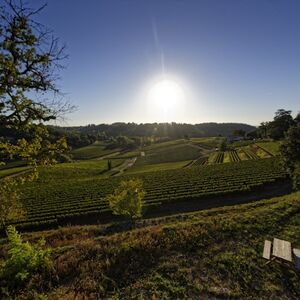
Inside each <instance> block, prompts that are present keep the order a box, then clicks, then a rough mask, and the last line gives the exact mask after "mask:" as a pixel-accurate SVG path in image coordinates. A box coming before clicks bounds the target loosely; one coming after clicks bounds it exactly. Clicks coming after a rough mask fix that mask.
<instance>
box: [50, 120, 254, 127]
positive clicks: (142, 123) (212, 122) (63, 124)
mask: <svg viewBox="0 0 300 300" xmlns="http://www.w3.org/2000/svg"><path fill="white" fill-rule="evenodd" d="M172 123H175V124H184V125H199V124H242V125H249V126H253V127H258V126H259V124H258V125H253V124H249V123H245V122H214V121H211V122H199V123H188V122H134V121H131V122H125V121H117V122H112V123H106V122H101V123H87V124H85V125H83V124H81V125H68V124H66V123H64V122H62V123H60V124H47V125H49V126H57V127H85V126H91V125H95V126H98V125H108V126H110V125H114V124H136V125H145V124H172Z"/></svg>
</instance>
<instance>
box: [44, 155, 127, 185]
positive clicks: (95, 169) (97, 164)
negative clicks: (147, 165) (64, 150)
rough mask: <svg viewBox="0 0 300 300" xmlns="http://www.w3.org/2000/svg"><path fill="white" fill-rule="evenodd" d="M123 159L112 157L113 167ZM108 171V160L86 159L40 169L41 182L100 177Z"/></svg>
mask: <svg viewBox="0 0 300 300" xmlns="http://www.w3.org/2000/svg"><path fill="white" fill-rule="evenodd" d="M123 161H124V160H123V159H112V160H111V162H112V167H115V166H117V165H120V164H121V163H122V162H123ZM105 171H107V160H85V161H80V162H73V163H62V164H57V165H53V166H47V168H44V167H41V168H40V169H39V173H40V175H39V179H40V180H41V182H53V181H59V182H60V183H61V182H67V181H74V182H76V181H78V180H87V179H89V178H94V177H98V176H100V175H102V174H105Z"/></svg>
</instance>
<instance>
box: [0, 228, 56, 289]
mask: <svg viewBox="0 0 300 300" xmlns="http://www.w3.org/2000/svg"><path fill="white" fill-rule="evenodd" d="M7 236H8V246H9V250H8V258H7V259H6V261H5V263H4V265H3V267H2V268H1V271H0V278H1V281H2V282H3V281H4V282H5V283H6V285H7V287H8V288H9V289H15V288H18V287H20V286H21V285H22V283H24V282H25V281H26V280H29V279H30V277H31V276H32V275H34V274H36V273H37V272H38V271H41V270H45V269H49V268H50V266H51V260H50V254H51V251H50V249H44V247H43V246H44V245H45V240H43V239H41V240H39V242H38V243H37V244H36V245H31V244H30V243H29V242H23V241H22V238H21V236H20V234H19V233H18V232H17V231H16V229H15V227H13V226H8V228H7ZM2 282H1V283H2Z"/></svg>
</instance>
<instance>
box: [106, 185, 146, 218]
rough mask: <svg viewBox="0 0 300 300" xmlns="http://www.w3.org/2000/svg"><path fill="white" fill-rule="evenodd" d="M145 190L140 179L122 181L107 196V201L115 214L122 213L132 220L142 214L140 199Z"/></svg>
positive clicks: (142, 197)
mask: <svg viewBox="0 0 300 300" xmlns="http://www.w3.org/2000/svg"><path fill="white" fill-rule="evenodd" d="M144 196H145V192H144V190H143V182H142V181H141V180H140V179H131V180H128V181H122V182H121V184H120V186H119V187H118V188H117V189H116V190H115V192H114V193H113V194H111V195H109V196H108V202H109V206H110V208H111V210H112V211H113V213H114V214H115V215H123V216H127V217H129V218H131V219H132V220H134V219H137V218H140V217H141V216H142V200H143V199H144Z"/></svg>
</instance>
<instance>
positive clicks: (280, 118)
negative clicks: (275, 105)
mask: <svg viewBox="0 0 300 300" xmlns="http://www.w3.org/2000/svg"><path fill="white" fill-rule="evenodd" d="M291 113H292V111H291V110H284V109H278V110H277V112H276V113H275V117H274V119H273V121H272V122H270V123H269V124H268V134H269V136H270V137H271V138H272V139H275V140H279V139H282V138H284V134H285V133H286V132H287V131H288V129H289V128H290V127H291V126H293V125H294V124H295V121H294V119H293V117H292V115H291Z"/></svg>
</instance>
